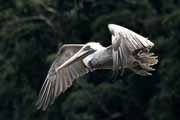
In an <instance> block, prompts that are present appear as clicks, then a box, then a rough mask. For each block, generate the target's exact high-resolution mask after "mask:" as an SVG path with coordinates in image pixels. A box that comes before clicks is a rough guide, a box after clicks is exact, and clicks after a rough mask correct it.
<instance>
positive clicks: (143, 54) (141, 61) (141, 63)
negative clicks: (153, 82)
mask: <svg viewBox="0 0 180 120" xmlns="http://www.w3.org/2000/svg"><path fill="white" fill-rule="evenodd" d="M135 59H136V64H135V66H133V67H132V68H131V70H132V71H133V72H135V73H136V74H139V75H142V76H147V75H151V73H150V72H151V71H154V70H155V69H154V68H152V66H153V65H156V64H157V63H158V56H155V54H154V53H150V52H149V50H139V51H138V53H137V54H136V55H135Z"/></svg>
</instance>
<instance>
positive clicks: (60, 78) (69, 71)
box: [36, 45, 89, 110]
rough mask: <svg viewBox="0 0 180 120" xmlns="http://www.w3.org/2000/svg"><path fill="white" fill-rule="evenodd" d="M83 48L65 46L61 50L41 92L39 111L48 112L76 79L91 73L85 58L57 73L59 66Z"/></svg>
mask: <svg viewBox="0 0 180 120" xmlns="http://www.w3.org/2000/svg"><path fill="white" fill-rule="evenodd" d="M82 46H83V45H64V46H63V47H61V48H60V50H59V51H58V53H57V57H56V59H55V61H54V62H53V64H52V65H51V67H50V69H49V72H48V75H47V77H46V79H45V81H44V83H43V85H42V88H41V90H40V93H39V98H38V100H37V102H36V106H37V108H38V109H41V108H42V110H46V108H47V107H48V105H49V104H52V103H53V102H54V100H55V98H56V97H57V96H59V95H60V94H61V93H63V92H64V91H65V90H67V89H68V88H69V87H70V86H71V85H72V83H73V81H74V80H75V79H76V78H78V77H79V76H82V75H84V74H86V73H88V72H89V69H88V68H87V67H86V66H85V65H84V63H83V62H82V59H83V57H85V56H83V57H82V58H81V59H79V60H77V61H76V62H73V63H72V64H70V65H69V66H66V67H64V68H62V69H61V70H59V71H57V72H56V71H55V69H56V68H57V67H58V66H60V65H62V64H63V63H64V62H65V61H66V60H68V59H69V58H70V57H72V56H73V55H74V54H75V53H77V52H78V51H79V50H80V49H81V48H82Z"/></svg>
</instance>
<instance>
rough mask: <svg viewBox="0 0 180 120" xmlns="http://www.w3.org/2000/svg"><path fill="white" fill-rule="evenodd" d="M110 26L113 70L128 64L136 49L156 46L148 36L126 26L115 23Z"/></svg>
mask: <svg viewBox="0 0 180 120" xmlns="http://www.w3.org/2000/svg"><path fill="white" fill-rule="evenodd" d="M108 27H109V30H110V31H111V33H112V47H113V70H118V68H119V65H120V66H121V67H122V68H123V67H124V66H126V65H127V64H128V59H129V57H130V55H131V54H132V53H133V52H134V51H136V50H139V49H143V48H151V47H153V46H154V43H152V42H151V41H150V40H148V39H147V38H145V37H143V36H141V35H139V34H137V33H135V32H133V31H131V30H129V29H127V28H125V27H122V26H119V25H114V24H109V25H108Z"/></svg>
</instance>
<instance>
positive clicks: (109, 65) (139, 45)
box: [36, 24, 158, 110]
mask: <svg viewBox="0 0 180 120" xmlns="http://www.w3.org/2000/svg"><path fill="white" fill-rule="evenodd" d="M108 28H109V31H110V33H111V34H112V38H111V41H112V45H110V46H108V47H103V46H102V45H101V44H100V43H98V42H89V43H87V44H65V45H63V46H62V47H61V48H60V49H59V51H58V53H57V57H56V59H55V61H54V62H53V64H52V65H51V67H50V69H49V72H48V74H47V77H46V79H45V81H44V83H43V85H42V88H41V90H40V93H39V97H38V100H37V102H36V105H37V108H38V109H42V110H46V109H47V107H48V105H50V104H53V102H54V100H55V98H56V97H58V96H59V95H61V94H62V93H63V92H65V91H66V90H67V89H68V88H69V87H70V86H72V83H73V81H74V80H75V79H77V78H79V77H80V76H83V75H85V74H87V73H89V72H93V71H95V70H97V69H107V70H113V71H118V70H123V69H130V70H132V71H133V72H134V73H136V74H138V75H142V76H147V75H151V73H150V72H151V71H154V70H155V69H154V68H152V66H153V65H155V64H157V62H158V59H157V56H155V55H154V53H151V52H150V49H151V48H152V47H153V46H154V43H153V42H151V41H150V40H148V38H145V37H143V36H141V35H139V34H137V33H135V32H133V31H131V30H129V29H127V28H125V27H122V26H119V25H115V24H108Z"/></svg>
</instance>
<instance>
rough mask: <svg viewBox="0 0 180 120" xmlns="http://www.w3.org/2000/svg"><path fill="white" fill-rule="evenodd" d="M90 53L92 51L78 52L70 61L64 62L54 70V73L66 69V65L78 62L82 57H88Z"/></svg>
mask: <svg viewBox="0 0 180 120" xmlns="http://www.w3.org/2000/svg"><path fill="white" fill-rule="evenodd" d="M90 53H92V50H87V51H81V50H80V51H78V52H77V53H76V54H75V55H73V56H72V57H71V58H70V59H68V60H67V61H66V62H64V63H63V64H62V65H60V66H59V67H57V68H56V72H57V71H59V70H61V69H62V68H64V67H67V66H68V65H70V64H72V63H74V62H75V61H78V60H79V59H81V58H82V57H83V58H84V57H86V56H87V55H89V54H90Z"/></svg>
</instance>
